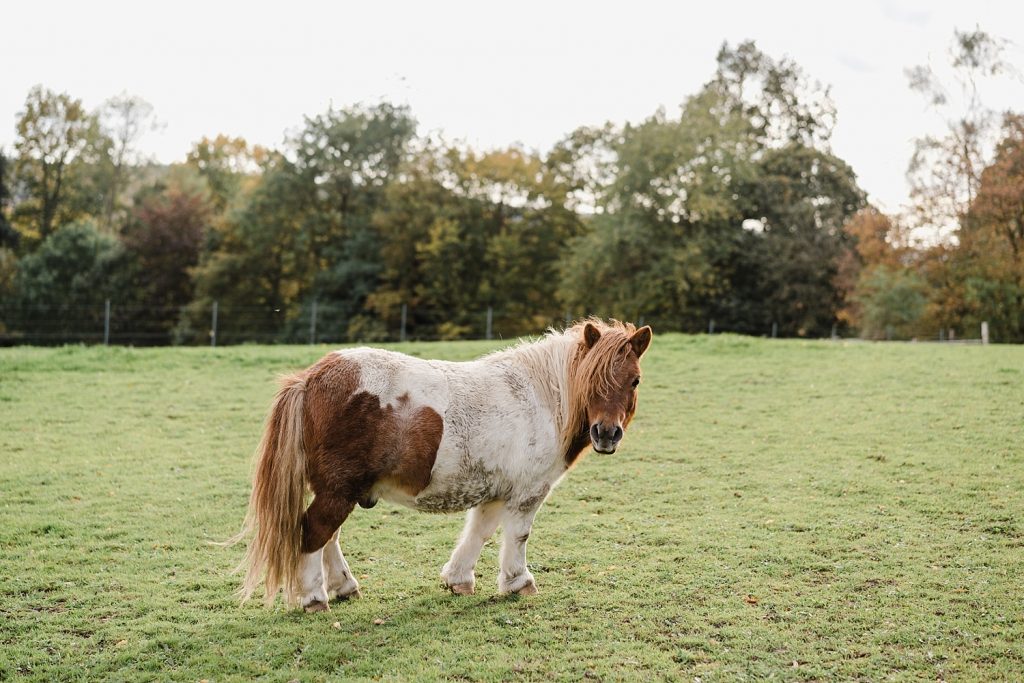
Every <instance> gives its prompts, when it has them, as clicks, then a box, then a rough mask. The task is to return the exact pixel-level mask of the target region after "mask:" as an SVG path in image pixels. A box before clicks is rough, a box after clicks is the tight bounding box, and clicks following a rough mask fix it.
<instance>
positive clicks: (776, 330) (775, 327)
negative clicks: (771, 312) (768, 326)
mask: <svg viewBox="0 0 1024 683" xmlns="http://www.w3.org/2000/svg"><path fill="white" fill-rule="evenodd" d="M778 336H779V324H778V323H777V322H774V321H773V322H772V339H775V338H776V337H778Z"/></svg>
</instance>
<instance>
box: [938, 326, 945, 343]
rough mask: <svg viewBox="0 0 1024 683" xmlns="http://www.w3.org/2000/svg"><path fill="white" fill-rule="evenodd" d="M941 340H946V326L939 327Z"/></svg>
mask: <svg viewBox="0 0 1024 683" xmlns="http://www.w3.org/2000/svg"><path fill="white" fill-rule="evenodd" d="M939 341H946V328H945V327H940V328H939Z"/></svg>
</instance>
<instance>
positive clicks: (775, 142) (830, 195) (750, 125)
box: [559, 42, 863, 334]
mask: <svg viewBox="0 0 1024 683" xmlns="http://www.w3.org/2000/svg"><path fill="white" fill-rule="evenodd" d="M834 115H835V107H834V105H833V104H832V101H831V99H830V97H829V94H828V90H827V88H824V87H822V86H820V84H817V83H815V82H812V81H811V80H810V79H808V78H807V77H806V76H805V75H804V73H803V72H802V70H801V69H800V68H799V67H798V66H797V65H796V64H795V63H793V62H792V61H791V60H788V59H779V60H776V59H772V58H771V57H769V56H768V55H766V54H764V53H763V52H761V51H760V50H758V49H757V47H756V46H755V45H754V44H753V43H751V42H747V43H742V44H740V45H739V46H736V47H735V48H732V47H730V46H729V45H725V46H723V48H722V50H721V51H720V53H719V55H718V67H717V69H716V72H715V74H714V76H713V78H712V79H711V80H710V81H709V82H708V83H707V84H706V85H705V86H704V88H702V89H701V91H700V92H698V93H697V94H696V95H694V96H692V97H690V98H688V99H687V100H686V101H685V102H684V103H683V106H682V110H681V112H680V115H679V117H678V118H675V117H670V116H668V115H667V114H666V113H665V112H664V111H658V112H656V113H655V114H654V115H653V116H651V117H650V118H648V119H647V120H645V121H643V122H641V123H640V124H638V125H627V126H625V127H624V128H623V129H622V130H621V131H614V132H609V133H608V134H606V135H605V136H603V138H602V139H604V140H607V141H608V142H607V143H605V144H604V145H602V146H599V147H598V148H597V149H599V150H603V149H607V150H610V152H611V154H612V157H613V158H611V159H608V158H607V156H608V155H607V153H602V154H600V156H599V157H598V158H599V159H601V163H600V164H593V163H592V164H590V167H591V168H597V169H599V171H600V172H599V173H598V174H597V175H598V177H606V176H608V175H610V176H611V177H610V180H608V181H607V182H605V183H603V187H602V188H601V190H600V192H599V193H595V194H599V195H600V206H599V209H600V210H601V213H602V214H603V216H602V217H601V218H600V219H594V220H592V221H590V226H591V228H592V232H590V233H589V234H587V235H585V236H583V237H580V238H578V239H576V240H574V241H573V243H572V249H571V254H570V255H569V256H568V257H567V258H566V260H565V263H564V267H563V269H562V287H561V290H560V292H561V297H562V299H563V301H564V302H565V304H566V305H567V306H569V307H570V308H577V309H578V308H579V307H584V308H585V309H586V312H593V313H599V314H600V313H603V311H604V310H607V309H608V308H610V307H612V306H614V307H615V308H614V310H616V311H617V313H618V314H620V315H626V316H629V317H633V316H638V315H644V316H645V317H646V319H648V320H649V319H651V318H652V317H658V318H660V319H661V320H663V321H664V323H663V324H664V325H665V326H667V327H668V328H669V329H673V328H674V329H687V330H698V329H706V326H707V325H708V322H709V320H714V321H717V324H718V327H719V329H723V328H724V329H731V330H734V331H740V332H756V333H764V332H765V331H766V330H767V329H769V326H770V325H771V323H772V321H773V320H774V321H776V322H778V323H779V325H780V328H781V329H782V331H783V333H786V334H823V333H826V332H828V331H829V329H830V327H831V324H832V323H833V321H834V320H835V311H836V309H837V308H838V305H839V301H840V298H841V297H840V294H839V293H838V291H837V289H836V285H835V277H836V274H837V270H838V261H839V259H840V257H841V255H842V253H843V251H844V248H845V242H846V237H845V235H844V234H843V232H842V229H841V228H842V225H843V223H844V222H845V221H846V219H847V217H848V216H849V215H851V214H852V213H853V212H855V211H856V210H857V209H858V208H860V206H861V204H862V202H863V193H862V191H861V190H860V189H859V188H858V187H857V184H856V179H855V177H854V174H853V172H852V170H851V169H850V168H849V166H848V165H847V164H845V163H844V162H842V160H840V159H837V158H836V157H835V156H834V155H832V154H830V153H829V151H828V149H827V143H828V139H829V137H830V135H831V130H832V126H833V124H834ZM571 149H572V148H570V150H571ZM560 152H561V153H562V154H563V155H565V156H567V157H568V159H569V161H571V159H572V156H571V154H566V153H565V151H562V150H560ZM559 168H560V169H565V168H567V169H569V171H572V169H573V168H574V166H573V165H572V164H571V163H566V161H565V160H562V159H560V165H559ZM584 168H587V166H584ZM561 176H562V177H568V178H573V177H574V176H573V174H572V173H571V172H566V171H563V172H562V173H561ZM584 177H585V176H584ZM745 228H746V229H745ZM602 281H604V282H606V283H611V282H615V284H614V285H611V284H607V285H605V286H603V287H599V286H597V285H598V283H599V282H602ZM609 290H611V291H609ZM602 295H605V298H604V301H603V302H602ZM623 307H626V308H627V309H629V308H632V310H624V311H623V310H622V308H623Z"/></svg>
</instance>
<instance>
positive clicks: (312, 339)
mask: <svg viewBox="0 0 1024 683" xmlns="http://www.w3.org/2000/svg"><path fill="white" fill-rule="evenodd" d="M309 343H310V344H316V298H314V299H313V310H312V311H310V314H309Z"/></svg>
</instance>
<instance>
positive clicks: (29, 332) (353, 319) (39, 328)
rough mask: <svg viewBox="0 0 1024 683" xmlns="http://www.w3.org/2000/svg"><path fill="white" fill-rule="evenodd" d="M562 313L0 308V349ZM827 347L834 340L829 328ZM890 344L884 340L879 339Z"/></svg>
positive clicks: (546, 317)
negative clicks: (454, 313) (830, 339)
mask: <svg viewBox="0 0 1024 683" xmlns="http://www.w3.org/2000/svg"><path fill="white" fill-rule="evenodd" d="M580 317H582V316H580V315H578V314H576V313H573V312H570V311H566V312H564V313H562V314H561V315H552V314H551V313H550V311H548V312H542V313H533V314H530V313H526V312H523V311H522V310H514V311H509V310H500V309H495V308H494V307H488V308H486V309H484V310H480V311H474V312H470V313H467V314H462V315H452V313H451V311H446V310H438V309H430V308H424V307H416V306H410V305H408V304H401V305H398V306H395V307H394V310H393V311H391V312H389V313H388V314H385V315H381V314H373V313H370V312H367V311H357V312H352V311H347V310H339V309H338V308H337V307H336V306H332V305H331V304H321V303H319V302H318V301H317V300H315V299H314V300H313V301H312V302H311V303H310V304H309V305H306V306H292V307H290V308H283V307H271V306H249V305H237V304H231V305H223V304H222V303H221V302H219V301H214V302H212V304H210V305H208V306H205V307H196V306H195V305H194V304H193V305H190V306H186V307H184V308H182V307H173V306H163V307H160V306H145V307H144V306H137V305H119V304H118V303H117V302H115V301H111V300H107V301H104V302H103V303H102V304H78V305H65V306H61V307H60V308H49V307H48V308H34V309H33V308H29V309H24V308H22V309H18V310H9V309H7V310H5V307H4V306H3V305H2V304H0V345H3V346H10V345H15V344H34V345H57V344H68V343H72V344H75V343H84V344H103V345H109V344H122V345H133V346H163V345H172V344H186V345H209V346H218V345H230V344H239V343H265V344H278V343H289V344H296V343H308V344H322V343H346V342H393V341H397V342H402V341H412V340H418V341H436V340H443V339H511V338H515V337H519V336H522V335H529V334H540V333H542V332H544V330H546V329H547V328H548V327H556V328H557V327H561V326H564V325H568V324H570V323H571V322H572V321H573V320H576V319H579V318H580ZM631 322H634V323H636V324H637V325H643V324H650V325H652V326H653V327H654V328H655V329H656V330H659V329H660V330H671V331H681V332H689V333H707V334H719V333H725V332H733V333H738V334H745V335H752V336H762V337H772V338H775V337H779V336H781V335H780V326H779V324H778V322H771V323H767V324H765V325H764V326H763V328H761V329H757V328H752V327H751V326H749V325H747V326H735V325H730V324H728V323H724V324H723V323H721V322H719V321H716V320H708V321H707V322H706V324H705V323H701V322H699V321H696V320H679V319H669V318H666V317H663V316H658V315H644V314H640V313H638V314H636V315H635V316H633V317H632V318H631ZM827 336H829V337H830V338H832V339H840V338H842V337H841V336H840V334H839V330H838V328H837V327H836V326H833V327H832V330H831V334H830V335H827ZM886 338H887V339H892V335H891V334H887V335H886ZM914 341H940V342H956V343H983V344H987V343H989V330H988V324H987V323H982V324H981V326H980V336H979V337H975V338H967V337H965V336H963V335H962V334H959V335H958V334H957V332H956V331H955V330H952V329H944V330H940V331H939V333H938V335H937V337H936V338H932V339H915V340H914Z"/></svg>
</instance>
